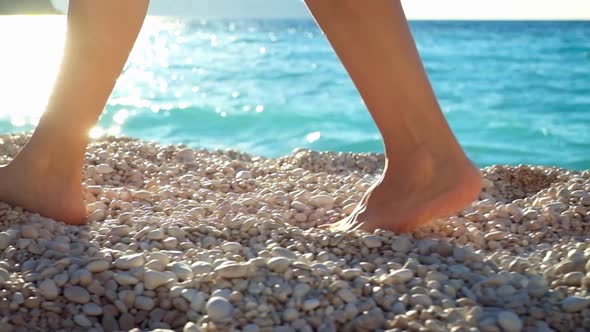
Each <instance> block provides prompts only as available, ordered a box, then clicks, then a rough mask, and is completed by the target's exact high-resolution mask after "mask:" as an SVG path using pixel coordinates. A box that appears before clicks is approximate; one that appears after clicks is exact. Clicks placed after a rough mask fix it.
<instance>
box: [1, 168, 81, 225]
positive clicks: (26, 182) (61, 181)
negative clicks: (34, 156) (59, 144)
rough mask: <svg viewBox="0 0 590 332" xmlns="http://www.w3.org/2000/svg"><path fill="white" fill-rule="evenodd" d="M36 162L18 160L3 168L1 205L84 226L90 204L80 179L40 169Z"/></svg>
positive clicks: (79, 177)
mask: <svg viewBox="0 0 590 332" xmlns="http://www.w3.org/2000/svg"><path fill="white" fill-rule="evenodd" d="M35 164H38V163H36V162H30V163H26V162H22V161H18V160H15V161H13V162H12V163H11V164H9V165H6V166H2V167H0V201H2V202H5V203H8V204H11V205H15V206H20V207H22V208H23V209H25V210H28V211H30V212H36V213H39V214H40V215H41V216H43V217H47V218H51V219H54V220H58V221H63V222H65V223H66V224H72V225H81V224H83V223H85V221H86V204H85V201H84V193H83V190H82V181H81V180H82V175H81V172H82V170H81V168H80V174H79V175H77V176H76V175H72V173H76V172H72V173H68V172H64V171H63V170H62V171H58V172H50V171H48V170H42V169H38V167H36V166H37V165H35Z"/></svg>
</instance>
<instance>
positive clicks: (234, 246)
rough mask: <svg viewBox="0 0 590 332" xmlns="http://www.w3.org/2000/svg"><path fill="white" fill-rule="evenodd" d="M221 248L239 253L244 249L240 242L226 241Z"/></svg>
mask: <svg viewBox="0 0 590 332" xmlns="http://www.w3.org/2000/svg"><path fill="white" fill-rule="evenodd" d="M221 250H223V251H225V252H231V253H234V254H237V253H239V252H240V251H241V250H242V245H241V244H239V243H238V242H224V243H223V244H222V245H221Z"/></svg>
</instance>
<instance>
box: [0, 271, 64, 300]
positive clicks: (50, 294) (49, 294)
mask: <svg viewBox="0 0 590 332" xmlns="http://www.w3.org/2000/svg"><path fill="white" fill-rule="evenodd" d="M0 279H1V273H0ZM39 292H40V293H41V295H43V297H44V298H46V299H48V300H53V299H55V298H56V297H57V296H58V295H59V288H58V287H57V285H56V284H55V281H53V280H52V279H45V280H43V281H42V282H41V284H40V285H39Z"/></svg>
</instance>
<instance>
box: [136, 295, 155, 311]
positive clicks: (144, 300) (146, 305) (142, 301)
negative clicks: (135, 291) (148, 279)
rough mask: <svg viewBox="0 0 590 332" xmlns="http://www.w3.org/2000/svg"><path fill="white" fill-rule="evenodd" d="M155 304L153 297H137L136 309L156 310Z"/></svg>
mask: <svg viewBox="0 0 590 332" xmlns="http://www.w3.org/2000/svg"><path fill="white" fill-rule="evenodd" d="M154 306H155V302H154V300H153V299H152V298H151V297H147V296H137V297H135V307H136V308H137V309H139V310H145V311H150V310H152V309H153V308H154Z"/></svg>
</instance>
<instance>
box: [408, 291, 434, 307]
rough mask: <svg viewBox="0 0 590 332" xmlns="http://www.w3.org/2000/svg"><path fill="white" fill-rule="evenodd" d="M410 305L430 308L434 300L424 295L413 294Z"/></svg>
mask: <svg viewBox="0 0 590 332" xmlns="http://www.w3.org/2000/svg"><path fill="white" fill-rule="evenodd" d="M410 304H411V305H421V306H423V307H429V306H431V305H432V299H431V298H430V297H428V296H427V295H424V294H412V296H410Z"/></svg>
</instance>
